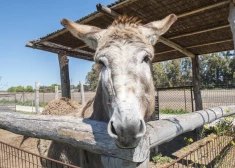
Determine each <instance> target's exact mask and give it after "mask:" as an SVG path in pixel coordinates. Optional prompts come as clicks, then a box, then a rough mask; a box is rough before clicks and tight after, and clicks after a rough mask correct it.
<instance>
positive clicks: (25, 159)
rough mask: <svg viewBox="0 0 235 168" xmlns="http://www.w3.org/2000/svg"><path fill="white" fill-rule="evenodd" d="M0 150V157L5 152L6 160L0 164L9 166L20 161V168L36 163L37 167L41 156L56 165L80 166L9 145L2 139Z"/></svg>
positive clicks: (73, 167)
mask: <svg viewBox="0 0 235 168" xmlns="http://www.w3.org/2000/svg"><path fill="white" fill-rule="evenodd" d="M0 151H1V155H0V159H1V158H2V155H3V154H4V161H3V159H2V161H1V163H0V165H5V166H6V167H7V168H8V167H10V168H11V167H13V168H14V165H16V163H17V162H18V165H17V166H18V168H20V167H21V166H22V168H25V167H31V166H33V167H34V165H36V166H37V167H41V166H40V165H39V163H38V159H40V158H42V159H45V160H46V161H47V162H48V161H49V162H51V165H52V164H53V165H54V163H56V164H58V165H60V166H63V167H69V168H78V167H77V166H73V165H70V164H66V163H63V162H60V161H57V160H54V159H50V158H46V157H44V156H40V155H37V154H34V153H31V152H28V151H25V150H23V149H20V148H18V147H15V146H12V145H9V144H7V143H4V142H2V141H0ZM16 151H17V152H16ZM30 156H31V159H30ZM33 156H35V157H36V161H35V160H34V159H33ZM14 157H15V159H14ZM16 158H17V159H16ZM20 162H21V166H20ZM35 162H36V163H35ZM4 163H5V164H4Z"/></svg>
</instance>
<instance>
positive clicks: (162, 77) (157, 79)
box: [153, 62, 169, 88]
mask: <svg viewBox="0 0 235 168" xmlns="http://www.w3.org/2000/svg"><path fill="white" fill-rule="evenodd" d="M153 81H154V86H155V88H158V87H165V86H169V80H168V78H167V75H166V72H165V69H164V64H163V63H162V62H158V63H154V64H153Z"/></svg>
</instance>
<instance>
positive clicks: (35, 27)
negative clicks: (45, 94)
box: [0, 0, 114, 90]
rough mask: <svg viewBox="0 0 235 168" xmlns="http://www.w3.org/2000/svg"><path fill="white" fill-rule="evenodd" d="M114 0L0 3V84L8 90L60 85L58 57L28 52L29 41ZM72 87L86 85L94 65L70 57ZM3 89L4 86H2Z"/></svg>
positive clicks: (47, 0)
mask: <svg viewBox="0 0 235 168" xmlns="http://www.w3.org/2000/svg"><path fill="white" fill-rule="evenodd" d="M112 2H114V0H86V1H81V0H69V1H65V0H63V1H62V0H59V1H58V0H40V1H32V0H23V1H19V0H7V1H6V0H5V1H1V2H0V25H1V31H0V77H2V80H1V81H0V84H5V83H7V86H5V87H3V88H2V89H1V88H0V90H6V89H7V88H8V87H11V86H17V85H23V86H27V85H32V86H34V83H35V82H36V81H38V82H40V84H41V85H51V84H53V83H57V84H60V72H59V63H58V57H57V55H56V54H53V53H49V52H45V51H41V50H36V49H31V48H26V47H25V44H26V43H27V41H29V40H32V39H37V38H39V37H42V36H45V35H46V34H48V33H51V32H53V31H56V30H57V29H60V28H62V26H61V25H60V20H61V19H62V18H67V19H70V20H77V19H79V18H81V17H83V16H85V15H87V14H89V13H91V12H94V11H96V4H97V3H101V4H103V5H108V4H110V3H112ZM69 63H70V64H69V70H70V80H71V84H76V85H77V84H78V82H79V81H83V82H85V77H86V74H87V72H89V71H90V70H91V66H92V64H93V62H90V61H85V60H81V59H75V58H71V57H69ZM0 87H1V86H0Z"/></svg>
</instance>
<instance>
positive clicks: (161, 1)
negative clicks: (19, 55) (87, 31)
mask: <svg viewBox="0 0 235 168" xmlns="http://www.w3.org/2000/svg"><path fill="white" fill-rule="evenodd" d="M229 2H230V0H180V1H175V0H145V1H144V0H119V1H116V2H114V3H112V4H110V5H108V6H107V7H109V8H111V9H112V10H113V11H115V12H117V13H119V14H126V15H127V16H137V17H138V18H140V19H141V20H142V22H143V23H148V22H151V21H155V20H159V19H162V18H164V17H165V16H167V15H169V14H171V13H174V14H176V15H177V16H178V20H177V21H176V23H174V24H173V26H172V27H171V28H170V30H169V31H168V32H167V33H166V34H165V35H164V37H165V38H167V39H168V40H170V41H172V42H174V43H176V44H178V45H180V46H181V47H183V48H184V49H187V50H188V51H189V52H191V53H193V54H195V55H200V54H207V53H212V52H219V51H226V50H232V49H233V40H232V32H231V30H230V27H229V22H228V15H229ZM112 21H113V18H111V17H110V16H108V15H105V14H104V13H101V12H98V11H96V12H93V13H91V14H89V15H88V16H85V17H83V18H81V19H79V20H77V21H76V22H78V23H83V24H89V25H94V26H97V27H100V28H106V27H107V26H109V25H110V24H111V23H112ZM26 46H28V47H32V48H37V49H42V50H46V51H50V52H55V53H61V54H67V55H68V56H73V57H77V58H81V59H86V60H93V53H94V51H93V50H91V49H89V48H88V47H87V46H86V45H85V44H84V43H83V42H82V41H80V40H78V39H77V38H75V37H74V36H72V34H70V32H68V31H67V30H66V29H60V30H57V31H55V32H52V33H50V34H48V35H46V36H44V37H41V38H40V39H38V40H36V41H30V42H29V43H28V44H27V45H26ZM81 50H82V51H81ZM155 52H156V56H155V58H154V60H153V62H159V61H165V60H171V59H176V58H182V57H186V55H184V54H182V53H181V52H179V51H177V50H175V49H173V48H171V47H169V46H168V45H166V44H164V43H161V42H158V43H157V44H156V45H155ZM78 53H81V54H80V55H79V54H78Z"/></svg>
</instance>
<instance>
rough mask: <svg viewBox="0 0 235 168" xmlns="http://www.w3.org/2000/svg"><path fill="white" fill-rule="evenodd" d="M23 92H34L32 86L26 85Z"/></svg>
mask: <svg viewBox="0 0 235 168" xmlns="http://www.w3.org/2000/svg"><path fill="white" fill-rule="evenodd" d="M25 92H34V90H33V87H32V86H26V88H25Z"/></svg>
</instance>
